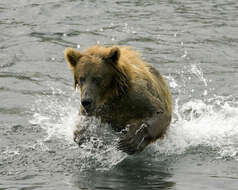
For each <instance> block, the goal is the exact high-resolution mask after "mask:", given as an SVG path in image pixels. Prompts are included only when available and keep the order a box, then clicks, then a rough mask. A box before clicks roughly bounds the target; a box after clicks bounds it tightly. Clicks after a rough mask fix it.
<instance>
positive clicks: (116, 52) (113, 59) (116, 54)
mask: <svg viewBox="0 0 238 190" xmlns="http://www.w3.org/2000/svg"><path fill="white" fill-rule="evenodd" d="M119 58H120V49H119V48H118V47H113V48H112V49H111V50H110V52H109V54H108V55H107V56H106V57H105V59H106V60H107V61H108V62H110V63H114V64H116V63H117V61H118V60H119Z"/></svg>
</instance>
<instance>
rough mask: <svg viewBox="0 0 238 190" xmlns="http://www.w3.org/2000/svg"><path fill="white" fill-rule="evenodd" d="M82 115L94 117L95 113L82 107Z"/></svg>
mask: <svg viewBox="0 0 238 190" xmlns="http://www.w3.org/2000/svg"><path fill="white" fill-rule="evenodd" d="M81 113H82V114H83V115H86V116H92V115H93V113H94V109H89V108H87V109H86V108H84V107H81Z"/></svg>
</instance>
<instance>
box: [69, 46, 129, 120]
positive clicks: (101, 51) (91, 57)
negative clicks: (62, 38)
mask: <svg viewBox="0 0 238 190" xmlns="http://www.w3.org/2000/svg"><path fill="white" fill-rule="evenodd" d="M65 57H66V60H67V62H68V64H69V65H70V67H71V69H72V71H73V75H74V87H75V88H77V87H79V88H80V96H81V110H82V109H83V110H82V111H83V113H85V112H86V114H87V115H93V114H94V113H95V111H96V109H97V107H98V106H100V105H102V104H104V102H105V101H106V100H107V99H108V98H109V97H112V96H119V95H120V94H123V93H125V91H126V89H127V88H128V77H127V74H126V73H125V71H124V69H123V67H120V66H119V59H120V49H119V48H118V47H111V48H105V47H98V46H95V47H94V48H91V49H89V50H87V51H85V52H83V53H81V52H79V51H78V50H75V49H73V48H67V49H66V50H65Z"/></svg>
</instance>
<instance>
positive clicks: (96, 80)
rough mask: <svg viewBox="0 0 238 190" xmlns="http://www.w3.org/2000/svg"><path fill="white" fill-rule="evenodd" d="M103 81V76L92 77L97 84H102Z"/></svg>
mask: <svg viewBox="0 0 238 190" xmlns="http://www.w3.org/2000/svg"><path fill="white" fill-rule="evenodd" d="M101 81H102V78H101V77H93V78H92V82H93V83H95V84H96V85H100V83H101Z"/></svg>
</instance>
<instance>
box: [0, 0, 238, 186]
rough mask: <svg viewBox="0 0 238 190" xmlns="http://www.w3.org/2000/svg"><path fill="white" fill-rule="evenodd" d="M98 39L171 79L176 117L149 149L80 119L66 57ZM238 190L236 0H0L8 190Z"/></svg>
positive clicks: (0, 144) (0, 181)
mask: <svg viewBox="0 0 238 190" xmlns="http://www.w3.org/2000/svg"><path fill="white" fill-rule="evenodd" d="M95 44H99V45H104V44H105V45H114V44H117V45H124V46H132V47H133V48H134V49H135V50H137V51H139V52H140V53H141V56H142V58H143V59H144V60H146V61H147V62H149V63H150V64H152V65H153V66H154V67H156V68H157V69H159V70H160V71H161V73H162V74H163V75H164V76H165V78H166V80H167V82H168V84H169V87H170V89H171V92H172V97H173V108H174V111H173V121H172V123H171V126H170V128H169V130H168V133H167V135H166V136H165V138H164V139H163V140H158V141H157V142H156V143H154V144H152V145H151V146H149V147H148V148H147V149H146V150H145V151H143V152H142V153H141V154H138V155H135V156H127V155H126V154H124V153H122V152H120V151H117V150H116V149H115V144H116V142H117V140H118V137H117V135H116V134H114V133H113V131H111V129H110V127H109V126H107V125H105V126H104V127H101V128H98V127H97V126H98V125H99V124H100V120H98V119H95V118H90V119H85V118H83V117H81V116H78V110H79V105H80V99H79V93H78V92H74V89H73V77H72V74H71V71H70V68H69V66H68V65H67V64H66V62H65V59H64V54H63V52H64V49H65V48H66V47H74V48H78V49H79V50H83V49H84V48H87V47H89V46H92V45H95ZM80 122H81V124H89V126H90V130H91V132H90V133H91V141H90V142H88V143H86V144H85V145H84V146H83V147H81V148H79V147H77V145H76V144H75V143H74V142H73V140H72V136H73V135H72V133H73V129H74V127H75V125H76V124H77V123H80ZM237 188H238V1H237V0H207V1H205V0H168V1H167V0H131V1H126V0H123V1H119V0H118V1H115V0H98V1H96V0H85V1H83V0H44V1H37V0H11V1H9V0H0V189H11V190H16V189H18V190H20V189H21V190H26V189H27V190H30V189H31V190H32V189H42V190H43V189H45V190H49V189H57V190H66V189H67V190H77V189H116V190H118V189H123V190H124V189H128V190H133V189H135V190H137V189H172V190H200V189H202V190H205V189H207V190H237Z"/></svg>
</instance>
